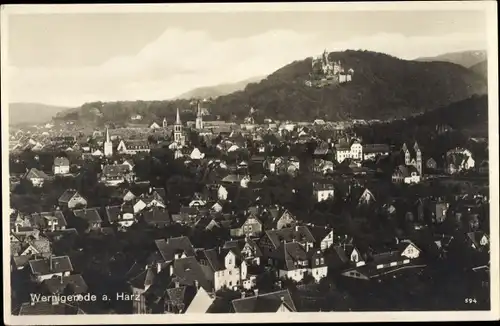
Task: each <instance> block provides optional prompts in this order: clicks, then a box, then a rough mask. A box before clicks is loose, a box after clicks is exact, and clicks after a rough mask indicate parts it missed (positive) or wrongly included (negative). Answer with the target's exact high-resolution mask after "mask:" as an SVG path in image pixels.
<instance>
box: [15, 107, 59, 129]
mask: <svg viewBox="0 0 500 326" xmlns="http://www.w3.org/2000/svg"><path fill="white" fill-rule="evenodd" d="M67 109H68V107H63V106H56V105H48V104H42V103H28V102H15V103H10V104H9V124H10V125H18V124H37V123H43V122H48V121H50V120H51V119H52V117H53V116H55V115H56V114H57V113H59V112H62V111H65V110H67Z"/></svg>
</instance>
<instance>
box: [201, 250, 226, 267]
mask: <svg viewBox="0 0 500 326" xmlns="http://www.w3.org/2000/svg"><path fill="white" fill-rule="evenodd" d="M203 254H204V255H205V258H206V259H207V261H208V264H209V265H210V267H212V269H213V270H214V271H221V270H224V269H226V267H225V266H224V261H223V259H222V258H221V257H220V254H219V251H218V249H208V250H204V251H203Z"/></svg>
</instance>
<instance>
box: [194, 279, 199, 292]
mask: <svg viewBox="0 0 500 326" xmlns="http://www.w3.org/2000/svg"><path fill="white" fill-rule="evenodd" d="M194 286H195V287H196V289H197V290H198V289H199V288H200V282H198V280H194Z"/></svg>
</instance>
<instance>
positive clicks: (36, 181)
mask: <svg viewBox="0 0 500 326" xmlns="http://www.w3.org/2000/svg"><path fill="white" fill-rule="evenodd" d="M30 181H31V183H32V184H33V186H34V187H41V186H42V185H43V182H44V181H45V180H44V179H42V178H31V179H30Z"/></svg>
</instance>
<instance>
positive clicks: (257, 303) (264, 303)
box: [232, 290, 297, 313]
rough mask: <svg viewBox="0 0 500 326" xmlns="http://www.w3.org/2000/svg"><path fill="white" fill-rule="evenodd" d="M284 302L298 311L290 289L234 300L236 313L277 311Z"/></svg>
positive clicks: (292, 309) (291, 308) (289, 307)
mask: <svg viewBox="0 0 500 326" xmlns="http://www.w3.org/2000/svg"><path fill="white" fill-rule="evenodd" d="M282 303H284V304H285V305H286V306H287V307H288V309H290V310H291V311H294V312H296V311H297V308H296V307H295V303H294V302H293V299H292V296H291V295H290V292H289V291H288V290H281V291H276V292H271V293H265V294H259V295H255V296H251V297H247V298H242V299H236V300H233V301H232V305H233V309H234V312H236V313H256V312H277V311H278V308H279V307H280V306H281V304H282Z"/></svg>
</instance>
